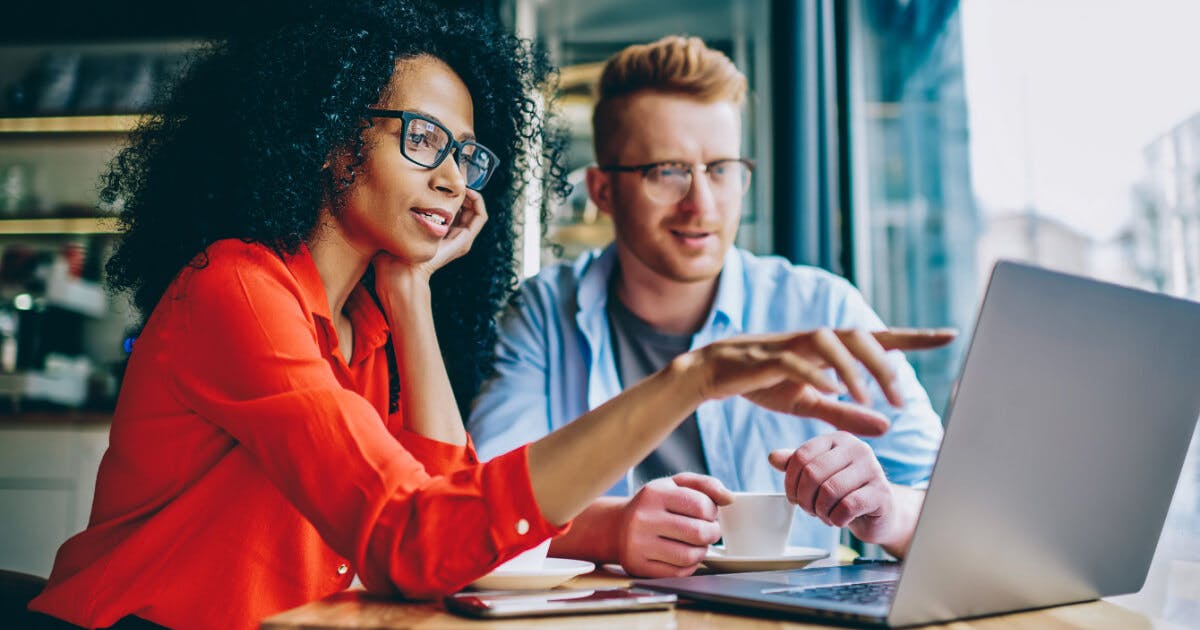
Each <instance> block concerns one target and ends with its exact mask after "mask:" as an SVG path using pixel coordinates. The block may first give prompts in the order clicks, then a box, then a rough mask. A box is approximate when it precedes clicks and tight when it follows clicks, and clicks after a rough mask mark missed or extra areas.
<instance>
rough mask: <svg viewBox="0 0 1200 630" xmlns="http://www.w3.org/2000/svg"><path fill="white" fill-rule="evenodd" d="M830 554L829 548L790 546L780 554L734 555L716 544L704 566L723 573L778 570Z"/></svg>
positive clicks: (795, 567) (705, 559) (707, 556)
mask: <svg viewBox="0 0 1200 630" xmlns="http://www.w3.org/2000/svg"><path fill="white" fill-rule="evenodd" d="M828 555H829V550H828V549H817V548H816V547H788V548H787V550H785V551H784V552H783V553H782V554H778V555H768V556H734V555H730V554H727V553H725V549H724V548H723V547H718V546H715V545H714V546H712V547H709V548H708V555H706V556H705V557H704V566H706V567H708V568H710V569H712V570H714V571H719V572H721V573H737V572H739V571H776V570H779V569H798V568H800V567H802V566H805V565H807V564H808V563H810V562H812V561H814V560H820V559H821V558H824V557H826V556H828Z"/></svg>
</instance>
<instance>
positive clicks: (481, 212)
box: [373, 189, 488, 295]
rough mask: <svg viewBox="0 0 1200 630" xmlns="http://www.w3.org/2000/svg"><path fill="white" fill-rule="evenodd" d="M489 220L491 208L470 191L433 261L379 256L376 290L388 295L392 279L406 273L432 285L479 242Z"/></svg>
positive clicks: (375, 265) (380, 293)
mask: <svg viewBox="0 0 1200 630" xmlns="http://www.w3.org/2000/svg"><path fill="white" fill-rule="evenodd" d="M487 218H488V215H487V208H486V207H485V206H484V203H483V196H482V195H480V194H479V193H478V192H476V191H474V190H470V189H468V190H467V196H466V198H465V199H464V200H463V205H462V208H461V209H460V210H459V211H458V214H457V215H455V217H454V222H453V223H452V224H450V231H449V232H447V233H446V236H445V237H443V238H442V242H441V243H440V244H439V245H438V250H437V253H436V254H434V256H433V258H430V259H429V260H426V261H424V262H420V263H408V262H405V261H402V260H400V259H399V258H396V257H395V256H392V255H391V254H387V253H381V254H379V255H377V256H375V260H374V261H373V264H374V267H375V287H376V289H377V291H378V294H379V295H384V293H385V290H386V286H385V283H387V282H388V281H389V279H393V278H396V277H397V276H401V275H405V274H407V275H412V276H415V277H417V278H420V279H421V280H424V281H425V282H426V283H428V282H429V278H431V277H432V276H433V272H435V271H437V270H438V269H441V268H442V267H445V266H446V265H447V264H449V263H450V262H452V261H454V260H457V259H459V258H461V257H462V256H463V255H464V254H466V253H467V252H468V251H470V250H471V245H472V244H474V243H475V237H477V236H479V232H480V231H481V230H483V224H484V223H487Z"/></svg>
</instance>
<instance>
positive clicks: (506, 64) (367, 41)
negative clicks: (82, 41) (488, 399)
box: [101, 0, 566, 414]
mask: <svg viewBox="0 0 1200 630" xmlns="http://www.w3.org/2000/svg"><path fill="white" fill-rule="evenodd" d="M275 22H276V23H275V24H273V25H271V26H269V27H267V26H264V25H258V26H256V27H254V28H251V29H242V30H241V32H235V33H233V34H230V35H228V36H227V37H224V38H222V39H220V40H216V41H213V42H211V43H210V44H208V45H207V46H206V47H205V48H204V49H202V50H201V51H200V52H199V53H198V54H197V55H196V56H195V57H194V59H192V60H191V62H190V63H189V65H188V69H187V70H186V72H185V74H184V76H183V77H182V78H181V79H180V80H179V82H178V83H177V84H175V86H174V87H173V88H172V89H171V90H170V91H169V93H168V94H167V95H166V96H165V97H164V98H163V99H162V104H161V105H160V106H159V107H156V108H155V112H154V114H153V115H151V116H149V117H148V118H147V119H146V121H145V122H143V123H142V124H141V125H140V126H139V127H138V129H137V130H136V131H135V132H134V133H133V134H132V135H131V143H130V146H129V147H127V148H126V149H124V150H123V151H122V152H121V153H119V154H118V156H117V157H116V158H115V159H114V160H113V162H112V163H111V164H110V166H109V170H108V171H107V173H106V175H105V176H104V187H103V190H102V192H101V200H102V201H104V202H106V203H110V204H118V205H122V206H123V208H122V211H121V217H120V219H121V222H122V228H123V229H122V231H123V237H122V239H121V241H120V244H119V246H118V248H117V250H116V252H115V253H114V255H113V257H112V258H111V259H110V260H109V262H108V265H107V272H108V280H109V284H110V288H112V290H114V291H117V292H120V291H128V292H130V293H131V294H132V302H133V305H134V306H135V307H136V308H137V309H138V310H139V311H140V312H141V314H142V315H143V318H144V317H148V316H149V314H150V312H151V311H152V310H153V309H154V307H155V305H156V304H157V303H158V301H159V300H160V299H161V298H162V296H163V293H164V292H165V291H166V288H167V286H168V285H169V284H170V283H171V281H172V280H173V279H174V278H175V276H176V275H177V274H178V273H179V272H180V271H181V270H182V269H183V268H184V267H185V266H186V265H188V264H189V262H191V264H193V265H196V266H203V265H204V264H205V263H206V260H205V258H204V256H203V252H204V250H205V248H206V247H207V246H208V245H209V244H211V243H213V242H214V241H217V240H219V239H225V238H238V239H243V240H245V241H249V242H258V243H262V244H264V245H267V246H269V247H271V248H273V249H274V250H275V251H276V252H277V253H279V254H280V255H281V256H282V255H284V254H288V253H294V252H295V251H296V250H297V249H298V248H299V247H300V246H301V244H302V243H303V242H304V241H305V239H306V238H308V237H309V236H310V235H311V234H312V232H313V230H314V229H315V227H316V225H317V218H318V208H319V207H320V206H321V205H322V202H323V201H326V200H332V201H333V207H334V210H335V212H336V211H337V210H338V209H339V208H340V207H341V203H342V200H343V199H344V193H345V192H346V190H348V188H349V187H350V186H352V185H353V179H354V177H353V168H354V166H355V165H360V164H361V163H362V161H363V149H364V141H363V137H362V132H363V130H364V124H369V123H364V121H363V116H362V112H363V111H364V109H365V108H366V107H368V106H370V105H373V104H375V103H376V102H377V101H378V99H379V98H380V95H381V92H382V90H384V89H385V88H386V86H387V84H388V81H389V79H390V77H391V76H392V73H393V70H394V69H395V62H396V61H397V60H398V59H406V58H412V57H417V56H421V55H432V56H434V57H437V58H438V59H441V60H442V61H444V62H446V64H448V65H449V66H450V67H451V68H452V69H453V70H454V71H455V72H456V73H457V74H458V75H459V77H461V78H462V80H463V82H464V83H465V84H466V85H467V88H468V89H469V90H470V92H471V95H472V98H473V102H474V109H475V132H476V135H477V136H478V139H479V141H480V142H481V143H482V144H484V145H485V146H487V147H489V148H491V149H492V150H493V151H495V153H496V155H497V156H498V157H499V158H500V164H501V167H500V169H499V170H498V171H497V172H496V173H495V174H494V175H493V177H492V180H491V182H490V183H489V184H488V186H487V187H486V188H485V189H484V190H483V191H482V194H483V196H484V199H485V201H486V204H487V208H488V215H489V219H488V222H487V223H486V225H485V226H484V228H483V231H482V232H481V233H480V234H479V236H478V237H477V238H476V239H475V244H474V246H473V247H472V248H471V250H470V252H469V253H467V254H466V255H464V256H463V257H462V258H460V259H458V260H456V261H454V262H452V263H450V264H448V265H446V266H445V267H444V268H442V269H440V270H439V271H438V272H437V273H435V274H434V276H433V279H432V280H431V289H432V293H433V311H434V320H435V322H436V326H437V332H438V339H439V341H440V343H441V348H442V355H443V359H444V360H445V364H446V369H447V371H448V373H449V376H450V380H451V383H452V384H453V387H454V393H455V396H456V398H457V400H458V403H459V407H460V409H463V410H464V414H465V410H466V408H467V406H468V405H469V404H470V402H471V400H472V398H474V396H475V394H476V393H477V391H478V389H479V386H480V385H481V383H482V380H483V379H484V378H485V377H486V376H487V375H488V373H489V371H490V369H491V366H492V359H493V346H494V344H495V341H496V325H495V315H496V314H497V313H498V311H499V309H500V308H501V306H502V305H503V303H504V302H505V301H506V300H507V299H508V297H509V295H510V294H511V293H512V291H513V290H514V289H515V288H516V284H517V281H518V272H517V269H516V260H515V257H514V251H513V248H514V245H515V229H516V226H517V224H518V220H519V217H518V216H516V215H519V214H520V213H519V212H517V211H516V210H517V208H518V206H517V204H518V202H519V200H520V199H521V198H522V196H523V193H524V191H525V189H526V188H527V187H528V186H529V185H530V184H531V183H533V177H534V175H533V173H535V172H537V171H538V170H539V168H540V170H541V172H542V173H544V174H545V176H546V183H547V184H549V188H550V190H551V191H552V192H554V193H556V194H562V193H563V192H564V190H565V186H566V184H565V179H564V178H563V177H562V173H563V168H562V157H561V156H562V147H563V142H562V134H561V132H559V131H557V129H556V127H554V126H553V125H551V124H549V123H548V122H547V118H546V117H545V116H544V114H543V107H542V106H540V105H539V102H538V100H539V98H544V97H546V95H548V94H549V93H550V90H549V89H548V88H550V87H552V81H553V78H554V75H553V72H552V70H551V68H550V67H549V65H548V63H547V61H546V57H545V55H544V54H542V53H541V52H540V51H538V50H536V49H535V47H534V46H532V45H531V44H530V43H529V42H528V41H525V40H520V39H518V38H516V37H514V36H513V35H511V34H509V33H507V32H505V31H503V30H502V29H501V27H500V26H499V25H497V24H496V23H495V21H494V20H493V19H490V18H488V17H487V16H485V15H483V14H482V13H481V12H480V11H477V10H467V9H461V8H460V9H449V8H445V7H443V6H439V5H437V4H435V3H433V2H427V1H425V0H407V1H405V0H386V1H385V0H380V1H374V2H372V1H367V0H340V1H337V2H324V1H321V0H317V1H315V2H309V3H307V4H305V5H304V6H303V8H299V9H297V8H293V9H292V10H291V11H290V13H289V15H287V16H286V17H280V18H278V19H277V20H276V21H275ZM347 147H348V148H349V150H350V151H351V155H352V156H353V157H354V159H353V160H351V162H352V166H351V175H350V177H349V178H348V179H346V178H335V177H334V175H332V170H333V169H322V164H324V163H325V162H326V160H327V159H328V157H329V156H330V155H331V152H333V151H335V150H343V149H346V148H347ZM543 214H544V210H543ZM543 219H544V216H543ZM542 224H543V225H544V224H545V221H544V220H543V221H542ZM531 227H533V226H531ZM368 286H370V285H369V284H368ZM389 347H390V345H389ZM392 375H393V387H392V395H393V396H392V400H393V405H394V404H395V401H396V396H397V393H398V383H396V382H395V370H392Z"/></svg>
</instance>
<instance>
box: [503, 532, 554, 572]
mask: <svg viewBox="0 0 1200 630" xmlns="http://www.w3.org/2000/svg"><path fill="white" fill-rule="evenodd" d="M551 540H552V539H550V538H547V539H546V540H544V541H542V544H540V545H538V546H536V547H534V548H533V549H530V550H529V551H525V552H522V553H521V554H519V555H516V556H513V558H512V559H511V560H509V561H508V562H505V563H504V564H502V565H500V566H498V567H496V571H500V572H506V571H507V572H511V573H524V572H529V571H541V570H542V566H543V565H545V564H546V553H548V552H549V551H550V541H551Z"/></svg>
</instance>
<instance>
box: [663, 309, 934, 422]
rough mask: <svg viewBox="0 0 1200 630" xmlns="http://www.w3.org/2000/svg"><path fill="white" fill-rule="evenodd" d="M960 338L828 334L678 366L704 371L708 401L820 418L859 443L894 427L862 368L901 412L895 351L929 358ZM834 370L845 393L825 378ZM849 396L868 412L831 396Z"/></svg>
mask: <svg viewBox="0 0 1200 630" xmlns="http://www.w3.org/2000/svg"><path fill="white" fill-rule="evenodd" d="M955 335H956V333H955V332H954V331H952V330H906V329H892V330H887V331H880V332H875V333H869V332H866V331H863V330H836V331H835V330H831V329H828V328H820V329H817V330H813V331H806V332H801V333H787V334H773V335H746V336H741V337H733V338H730V339H725V340H722V341H718V342H715V343H712V344H710V345H708V346H705V347H703V348H700V349H698V350H695V351H693V352H689V353H688V354H685V355H683V356H682V357H680V358H679V359H677V361H683V362H684V367H685V368H686V369H689V370H694V371H698V375H699V376H698V382H699V383H700V387H701V390H700V392H699V393H700V397H701V398H702V399H703V400H709V399H714V398H727V397H729V396H737V395H741V396H744V397H745V398H747V399H749V400H750V401H751V402H753V403H755V404H757V405H760V406H762V407H766V408H767V409H771V410H773V411H782V412H784V413H790V414H793V415H797V416H807V417H812V418H820V419H822V420H825V421H826V422H829V423H830V424H832V425H834V426H835V427H837V428H839V429H843V430H845V431H849V432H850V433H856V434H859V435H882V434H883V433H884V432H885V431H887V428H888V422H887V419H886V418H884V417H883V416H882V415H881V414H879V413H878V412H876V411H875V410H873V409H870V408H868V407H865V406H863V405H866V404H867V403H868V402H869V398H868V395H867V388H866V384H865V383H864V382H863V379H862V377H861V375H860V374H859V371H858V364H859V363H861V364H862V365H863V366H864V367H866V369H867V371H868V372H870V373H871V375H872V376H873V377H874V378H875V380H876V381H877V382H878V383H879V386H880V388H881V389H882V390H883V393H884V395H885V396H886V397H887V400H888V402H890V403H891V404H893V405H896V406H899V405H901V404H903V402H904V401H903V398H902V397H901V395H900V392H899V391H898V390H897V389H896V386H895V382H894V381H895V378H896V374H895V372H894V371H893V370H892V368H891V366H890V365H889V364H888V362H887V355H886V353H887V351H888V350H921V349H928V348H936V347H938V346H942V345H945V344H947V343H949V342H950V341H951V340H953V339H954V337H955ZM826 368H832V369H833V370H834V371H835V372H836V373H837V375H838V378H839V379H840V381H841V383H842V384H843V385H844V387H845V390H843V389H842V387H841V386H839V384H838V383H837V382H836V381H834V380H833V379H831V378H830V377H829V375H828V374H826V373H825V369H826ZM842 391H848V392H849V393H850V396H851V397H852V398H853V399H854V400H855V401H857V402H858V403H860V404H857V405H856V404H852V403H847V402H842V401H838V400H836V399H833V398H830V397H828V396H826V395H825V394H831V393H840V392H842Z"/></svg>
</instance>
